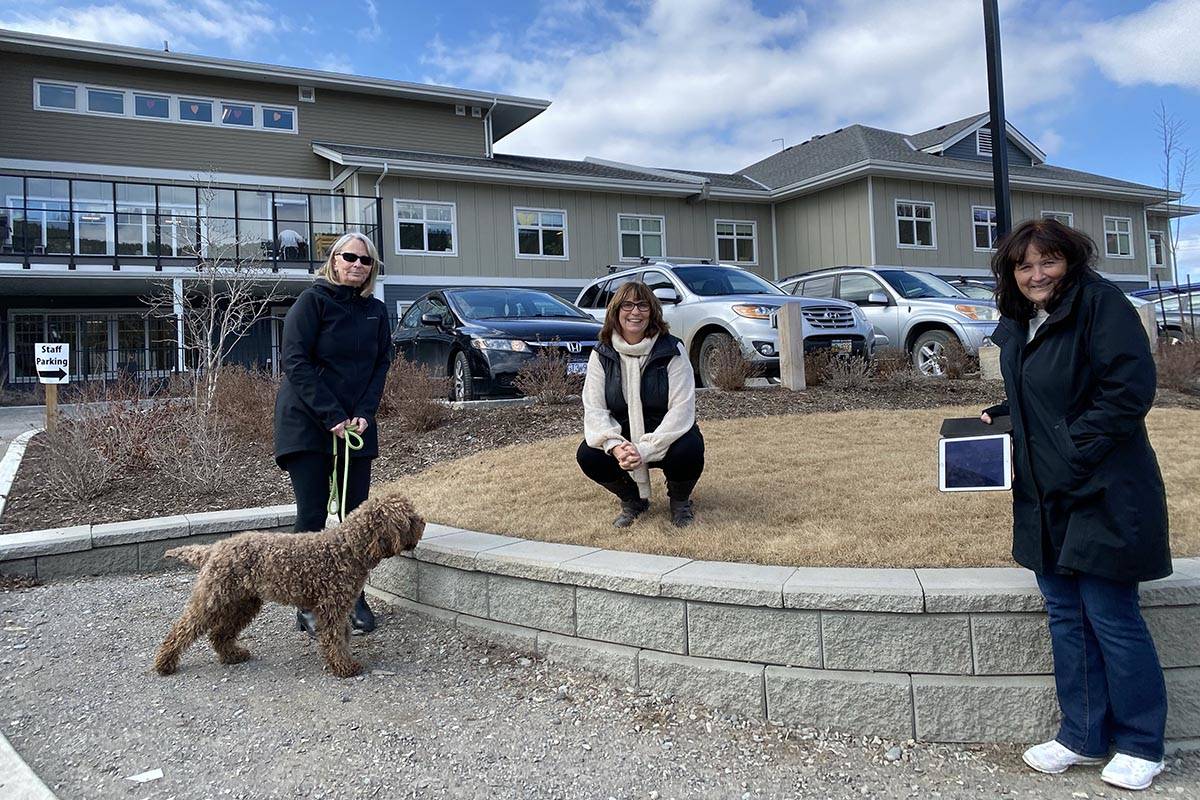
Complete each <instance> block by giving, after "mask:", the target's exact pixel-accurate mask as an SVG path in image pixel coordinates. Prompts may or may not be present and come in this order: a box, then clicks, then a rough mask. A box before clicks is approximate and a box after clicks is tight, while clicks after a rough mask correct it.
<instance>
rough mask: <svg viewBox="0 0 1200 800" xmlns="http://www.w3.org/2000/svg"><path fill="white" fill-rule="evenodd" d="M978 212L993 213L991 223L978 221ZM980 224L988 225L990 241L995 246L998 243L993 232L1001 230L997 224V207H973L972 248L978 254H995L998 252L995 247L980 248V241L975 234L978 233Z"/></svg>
mask: <svg viewBox="0 0 1200 800" xmlns="http://www.w3.org/2000/svg"><path fill="white" fill-rule="evenodd" d="M976 211H990V212H992V220H991V222H986V223H980V222H979V221H978V220H976V219H975V212H976ZM980 224H985V225H987V229H988V241H990V242H992V243H993V244H994V243H995V241H996V237H995V236H993V231H995V232H999V230H1000V228H999V225H998V224H997V217H996V207H995V206H971V247H972V248H974V250H975V252H976V253H994V252H996V248H995V247H980V246H979V240H978V239H977V238H976V236H975V234H976V233H978V231H977V230H976V229H977V228H978V227H979V226H980Z"/></svg>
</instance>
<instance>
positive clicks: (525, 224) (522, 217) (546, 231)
mask: <svg viewBox="0 0 1200 800" xmlns="http://www.w3.org/2000/svg"><path fill="white" fill-rule="evenodd" d="M513 226H514V228H515V230H516V243H517V258H562V259H565V258H567V212H566V211H561V210H552V209H541V208H514V209H513Z"/></svg>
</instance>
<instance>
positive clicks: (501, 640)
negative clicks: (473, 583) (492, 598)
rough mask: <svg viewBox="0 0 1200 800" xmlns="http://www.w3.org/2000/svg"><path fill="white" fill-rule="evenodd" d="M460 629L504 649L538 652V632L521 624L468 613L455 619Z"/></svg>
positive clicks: (531, 653) (530, 652)
mask: <svg viewBox="0 0 1200 800" xmlns="http://www.w3.org/2000/svg"><path fill="white" fill-rule="evenodd" d="M455 625H457V626H458V629H459V630H461V631H464V632H466V633H468V634H470V635H472V636H474V637H476V638H477V639H483V640H485V641H487V642H490V643H492V644H494V645H496V646H497V647H500V648H502V649H504V650H509V651H513V652H517V653H529V654H530V655H533V654H534V653H536V652H537V638H538V632H537V631H535V630H533V629H531V628H523V627H521V626H520V625H509V624H507V623H504V622H496V621H495V620H490V619H480V618H479V617H472V616H470V615H468V614H459V615H458V618H457V619H456V620H455Z"/></svg>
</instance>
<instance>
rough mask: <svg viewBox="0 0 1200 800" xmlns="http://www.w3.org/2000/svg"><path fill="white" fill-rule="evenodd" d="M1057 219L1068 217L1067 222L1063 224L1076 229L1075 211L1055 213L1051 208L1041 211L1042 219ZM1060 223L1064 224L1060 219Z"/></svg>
mask: <svg viewBox="0 0 1200 800" xmlns="http://www.w3.org/2000/svg"><path fill="white" fill-rule="evenodd" d="M1056 217H1066V218H1067V221H1066V222H1063V224H1064V225H1066V226H1067V227H1068V228H1074V227H1075V212H1074V211H1055V210H1053V209H1050V208H1043V209H1042V210H1041V218H1042V219H1055V218H1056ZM1059 222H1062V220H1061V219H1060V220H1059Z"/></svg>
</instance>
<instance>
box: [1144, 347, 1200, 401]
mask: <svg viewBox="0 0 1200 800" xmlns="http://www.w3.org/2000/svg"><path fill="white" fill-rule="evenodd" d="M1155 361H1156V362H1157V363H1158V385H1159V386H1160V387H1162V388H1164V389H1174V390H1175V391H1177V392H1187V393H1188V394H1200V342H1198V341H1183V342H1179V343H1177V344H1159V346H1158V354H1157V357H1156V358H1155Z"/></svg>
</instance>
